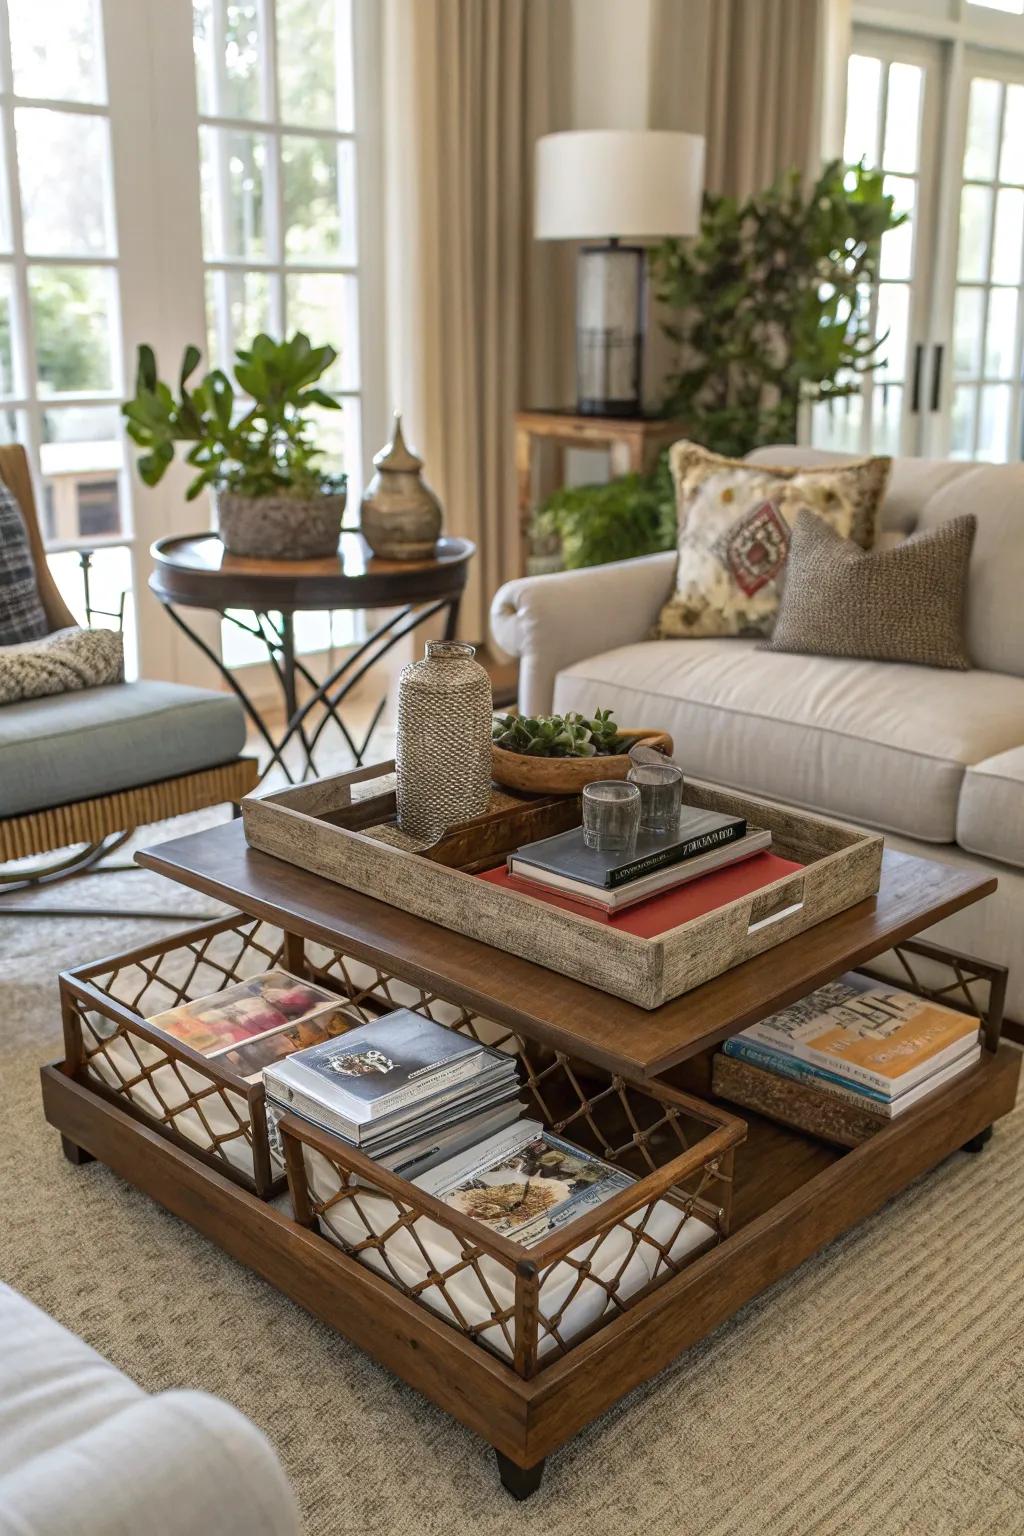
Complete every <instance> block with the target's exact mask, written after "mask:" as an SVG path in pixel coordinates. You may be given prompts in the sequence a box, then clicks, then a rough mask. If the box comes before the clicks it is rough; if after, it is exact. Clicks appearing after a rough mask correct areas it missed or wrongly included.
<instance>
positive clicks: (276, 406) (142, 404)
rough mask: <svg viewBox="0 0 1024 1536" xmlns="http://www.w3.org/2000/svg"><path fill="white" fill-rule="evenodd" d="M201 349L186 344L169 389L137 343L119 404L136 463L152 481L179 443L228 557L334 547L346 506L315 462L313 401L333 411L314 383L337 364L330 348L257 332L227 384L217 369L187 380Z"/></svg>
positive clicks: (333, 479)
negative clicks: (131, 388) (133, 372)
mask: <svg viewBox="0 0 1024 1536" xmlns="http://www.w3.org/2000/svg"><path fill="white" fill-rule="evenodd" d="M199 357H200V353H199V348H198V347H192V346H190V347H186V349H185V355H184V357H183V358H182V363H181V371H180V373H179V376H178V389H177V393H175V392H174V391H173V390H172V389H171V387H170V386H169V385H168V384H165V383H164V382H163V381H162V380H161V379H160V378H159V376H158V372H157V364H156V357H155V356H154V353H153V349H152V347H148V346H141V347H140V348H139V359H138V372H137V376H136V385H135V397H134V399H132V400H129V401H128V402H127V403H126V404H125V405H124V406H123V407H122V411H123V413H124V415H125V417H126V419H127V422H128V427H127V431H128V435H129V437H130V438H131V439H132V441H133V442H134V443H137V444H138V446H139V447H140V448H142V449H144V450H145V452H144V453H143V454H142V455H141V456H140V457H139V460H138V471H139V475H140V477H141V479H142V480H143V482H144V483H145V484H146V485H157V484H159V482H160V480H161V479H162V478H163V475H164V473H165V471H166V470H167V467H168V465H169V464H170V463H171V462H172V461H173V459H174V455H175V451H176V448H177V445H178V444H179V443H187V444H189V445H190V446H189V448H188V450H187V451H186V453H185V462H186V463H187V464H191V465H192V466H193V468H194V469H195V470H196V471H197V473H196V476H195V479H194V480H193V481H192V483H191V485H190V486H189V488H188V490H187V492H186V497H187V499H188V500H189V501H192V500H194V498H195V497H196V496H198V495H199V494H200V492H201V491H203V490H204V489H205V488H206V487H209V488H210V490H211V491H212V492H213V500H214V507H215V511H216V517H217V529H218V532H219V533H220V536H221V539H222V540H223V542H224V547H225V548H226V549H227V550H229V551H230V552H231V553H232V554H234V555H253V556H256V557H258V558H263V559H284V560H309V559H315V558H316V557H318V556H324V555H330V554H333V553H334V551H335V550H336V549H337V546H338V535H339V532H340V529H341V518H342V513H343V512H344V510H345V485H346V480H345V476H344V475H329V474H327V473H325V471H324V470H323V469H322V468H320V467H319V465H318V462H317V461H318V460H319V459H320V458H321V457H322V453H323V450H322V449H321V448H318V447H317V445H316V442H315V440H314V437H313V423H312V420H311V416H310V412H311V408H312V407H314V406H321V407H322V408H323V409H324V410H332V411H333V410H340V406H339V404H338V402H337V400H335V399H334V398H333V397H332V396H331V395H329V394H328V393H327V392H326V391H325V390H324V389H321V388H319V387H318V385H317V380H318V379H320V378H322V376H323V374H324V373H325V372H326V370H327V369H328V368H329V367H330V366H331V364H332V363H333V362H334V359H335V358H336V357H337V353H336V352H335V350H334V348H333V347H331V346H322V347H314V346H312V345H311V343H310V340H309V337H308V336H305V335H303V333H302V332H301V331H297V332H296V334H295V335H294V336H292V337H291V339H290V340H287V341H274V340H272V339H271V337H269V336H265V335H262V334H261V335H259V336H257V337H256V340H255V341H254V342H253V343H252V345H251V346H250V347H249V348H247V349H243V348H241V347H239V348H238V350H237V351H236V353H235V358H236V362H235V367H234V370H233V371H234V383H232V381H231V380H230V379H229V378H228V376H227V375H226V374H225V373H224V372H222V370H221V369H219V368H214V369H213V370H212V371H211V372H209V373H208V374H207V375H206V376H205V378H204V379H203V380H202V381H201V382H200V383H199V384H197V385H195V386H194V388H189V387H188V381H189V379H190V378H191V377H192V375H193V374H194V372H195V370H196V368H197V367H198V365H199Z"/></svg>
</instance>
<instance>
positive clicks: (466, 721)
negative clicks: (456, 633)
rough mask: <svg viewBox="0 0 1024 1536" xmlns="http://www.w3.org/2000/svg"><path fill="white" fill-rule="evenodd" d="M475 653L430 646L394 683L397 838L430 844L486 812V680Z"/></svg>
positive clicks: (447, 643)
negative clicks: (406, 835)
mask: <svg viewBox="0 0 1024 1536" xmlns="http://www.w3.org/2000/svg"><path fill="white" fill-rule="evenodd" d="M474 655H475V650H474V648H473V646H471V645H462V644H460V643H458V642H457V641H454V640H431V641H429V642H428V644H427V650H426V655H425V656H424V658H423V660H422V661H414V662H411V663H410V664H409V666H407V667H405V668H403V670H402V675H401V677H400V679H399V683H398V740H397V744H396V748H395V764H396V768H397V778H398V783H397V788H396V797H397V801H398V825H399V826H400V827H401V829H402V831H403V832H408V833H410V834H411V835H412V836H413V837H420V838H425V839H428V840H429V841H431V842H436V840H437V839H438V838H439V837H441V836H442V834H443V833H444V832H446V831H447V829H448V828H449V827H451V826H454V825H455V823H456V822H459V821H468V820H469V818H470V817H472V816H480V815H482V813H483V812H484V811H486V809H487V806H488V804H489V802H490V795H491V716H492V714H493V710H494V705H493V701H492V699H491V680H490V678H489V677H488V676H487V673H486V672H485V671H484V669H483V667H481V666H480V665H479V663H478V662H476V661H474V660H473V657H474Z"/></svg>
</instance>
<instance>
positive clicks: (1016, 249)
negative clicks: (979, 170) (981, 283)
mask: <svg viewBox="0 0 1024 1536" xmlns="http://www.w3.org/2000/svg"><path fill="white" fill-rule="evenodd" d="M1022 241H1024V192H1018V191H1017V190H1016V189H1015V188H1003V190H1002V191H1001V192H1000V193H999V195H998V197H997V198H996V227H995V235H994V236H993V240H992V281H993V282H994V283H1019V282H1020V280H1021V243H1022Z"/></svg>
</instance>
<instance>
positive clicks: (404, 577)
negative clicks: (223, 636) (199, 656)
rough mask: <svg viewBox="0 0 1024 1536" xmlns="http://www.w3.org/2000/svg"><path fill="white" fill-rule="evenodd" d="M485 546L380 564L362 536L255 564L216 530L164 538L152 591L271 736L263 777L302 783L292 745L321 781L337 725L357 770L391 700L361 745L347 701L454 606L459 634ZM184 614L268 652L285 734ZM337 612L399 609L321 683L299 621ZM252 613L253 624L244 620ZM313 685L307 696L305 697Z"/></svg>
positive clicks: (452, 544)
mask: <svg viewBox="0 0 1024 1536" xmlns="http://www.w3.org/2000/svg"><path fill="white" fill-rule="evenodd" d="M475 548H476V546H475V545H473V544H471V543H470V541H469V540H468V539H438V541H437V549H436V552H435V555H434V558H433V559H432V560H378V559H376V557H375V556H374V555H373V554H372V552H371V550H370V548H369V545H368V544H367V543H366V541H365V539H364V538H363V537H362V535H361V534H359V533H343V534H342V535H341V539H340V541H339V544H338V553H337V555H336V556H331V557H330V558H329V559H326V560H251V559H247V558H243V557H242V556H239V555H229V554H228V553H227V551H226V550H225V548H224V546H223V544H222V543H221V541H220V539H219V538H218V537H217V535H216V534H215V533H193V534H184V535H181V536H175V537H172V538H166V539H158V540H157V542H156V543H155V544H154V545H153V548H152V551H151V553H152V556H153V562H154V566H153V571H152V574H151V575H150V578H149V585H150V589H151V591H153V592H154V593H155V594H156V596H157V597H158V598H159V600H160V602H161V603H162V604H163V606H164V608H165V609H166V611H167V612H168V614H170V616H171V618H172V619H173V620H174V623H175V624H176V625H177V626H178V628H179V629H180V630H182V631H183V632H184V633H185V634H186V635H187V636H188V637H189V639H190V640H191V641H192V642H193V644H194V645H196V646H198V648H199V649H200V650H201V651H202V653H203V655H204V656H205V657H206V658H207V660H208V661H211V662H212V663H213V665H214V666H215V667H216V668H217V670H218V672H219V673H220V674H221V676H222V677H223V678H224V681H225V682H226V683H227V684H228V686H229V688H231V689H232V691H233V692H234V693H235V694H236V695H237V696H238V698H239V700H240V701H241V703H242V706H243V708H244V709H245V711H246V714H247V715H248V716H249V719H250V720H251V721H252V723H253V725H254V726H255V727H256V730H257V731H258V732H259V733H260V735H261V737H262V738H263V741H264V743H265V744H266V746H267V748H268V749H269V752H270V761H269V762H268V763H267V764H266V766H265V767H264V769H263V773H262V775H261V777H262V778H265V777H266V776H267V774H268V773H269V772H270V771H271V769H272V768H274V767H275V766H279V767H280V768H281V770H282V772H283V773H284V775H285V778H286V779H287V781H288V783H289V784H294V783H295V782H296V777H295V775H294V774H293V772H292V770H291V768H289V766H288V764H287V763H286V762H285V760H284V753H285V751H286V749H287V748H288V747H289V746H290V745H291V744H292V742H297V743H298V744H299V746H300V748H301V751H302V754H303V759H304V769H303V772H302V774H301V775H300V777H301V778H305V777H308V776H311V775H314V774H315V773H316V764H315V762H314V752H315V751H316V747H317V744H318V742H319V740H320V737H321V736H322V734H323V731H324V729H325V727H326V726H327V725H328V724H329V723H330V722H331V721H333V722H334V724H335V725H336V726H337V727H338V729H339V730H340V731H341V734H342V736H343V737H344V739H345V741H346V743H347V744H348V747H349V749H350V751H351V752H352V755H353V757H354V758H355V761H356V765H357V766H359V765H361V764H362V762H363V759H364V757H365V754H366V750H367V747H368V746H369V744H370V739H371V737H372V736H373V733H374V730H375V729H376V727H377V724H378V722H379V720H380V717H381V714H382V713H383V710H384V706H385V704H386V703H387V697H386V695H385V697H384V698H382V699H381V700H380V701H379V703H378V704H377V707H376V709H375V710H374V713H373V716H372V718H371V721H370V725H369V728H368V729H367V731H366V734H365V736H364V737H363V740H362V741H361V742H359V743H357V742H356V741H355V740H354V739H353V736H352V733H351V731H350V730H349V728H348V726H347V725H346V724H345V721H344V719H343V718H342V715H341V712H340V711H341V707H342V705H343V704H344V702H345V699H346V698H347V696H348V694H349V693H350V692H351V690H352V689H353V688H354V687H355V686H356V684H357V683H358V682H360V681H361V679H362V678H363V677H364V676H365V675H366V673H367V672H368V671H369V670H370V668H371V667H372V666H373V665H374V664H375V663H376V662H378V661H380V660H381V658H382V657H383V656H385V655H386V654H387V652H388V651H390V650H391V649H392V647H393V646H396V645H397V644H398V643H399V642H400V641H402V640H404V639H405V637H406V636H407V635H410V634H412V632H413V630H415V629H418V628H419V627H420V625H421V624H426V623H428V622H429V621H430V620H431V619H432V618H434V617H435V615H437V614H439V613H443V612H445V610H447V617H446V621H445V630H444V637H445V639H446V640H451V639H453V638H454V636H455V628H456V625H457V623H458V617H459V603H460V601H461V598H462V593H463V590H464V588H465V585H466V577H467V574H468V570H469V562H470V560H471V559H472V556H473V554H474V553H475ZM183 608H205V609H212V610H213V611H214V612H216V613H219V614H220V616H221V618H222V619H226V620H227V621H228V622H229V623H232V624H235V625H237V626H238V628H239V629H242V630H244V631H245V633H246V634H248V635H250V636H252V638H254V639H256V640H258V641H260V642H261V643H262V644H263V645H264V646H265V647H266V651H267V657H268V660H269V661H270V664H271V666H272V667H273V670H274V673H275V676H276V677H277V680H278V683H279V684H280V687H281V694H282V697H283V700H284V711H285V726H284V729H283V731H280V732H277V733H275V732H274V731H273V730H272V729H271V727H270V726H269V725H268V723H267V721H266V720H265V718H264V717H263V715H262V714H261V713H260V711H259V710H258V709H257V707H256V705H255V704H254V703H253V701H252V699H251V698H250V697H249V695H248V694H247V693H246V691H245V689H244V688H243V687H242V684H241V683H240V682H239V680H238V676H237V673H236V672H233V671H232V670H231V669H230V668H229V667H226V666H225V665H224V663H223V661H222V660H221V658H220V656H219V655H218V654H217V652H216V651H214V650H213V649H212V647H211V646H209V645H208V644H207V643H206V641H205V640H204V639H203V637H202V635H200V634H198V633H197V631H196V630H195V629H193V628H192V626H191V625H190V624H189V623H188V622H187V620H186V619H185V618H184V617H183V616H182V612H181V610H182V609H183ZM336 608H340V609H349V610H354V611H362V612H366V611H369V610H373V609H382V608H386V609H389V610H394V611H393V612H391V613H390V614H389V616H388V617H387V618H386V619H385V621H384V622H383V623H382V624H380V625H379V626H378V627H377V628H376V629H375V630H374V631H373V633H372V634H370V635H368V636H367V638H366V639H365V640H363V641H362V642H361V643H360V644H359V645H358V646H356V647H355V648H354V649H353V650H352V651H350V652H349V653H348V654H347V655H346V656H345V658H344V659H343V660H342V662H341V663H340V664H339V665H338V666H337V667H335V669H334V671H333V672H331V674H330V676H329V677H326V678H325V679H324V681H323V682H318V681H317V679H316V678H315V677H314V676H313V674H312V673H311V672H310V670H309V668H308V667H307V666H306V665H305V663H304V662H303V660H302V658H301V657H300V656H297V655H296V654H295V615H296V613H304V612H314V611H324V610H331V609H336ZM239 610H241V612H239ZM249 613H251V614H252V615H253V619H254V622H253V623H249V622H248V621H247V620H246V618H245V617H244V615H245V614H249ZM303 684H305V687H306V696H305V697H304V698H300V694H301V692H302V685H303Z"/></svg>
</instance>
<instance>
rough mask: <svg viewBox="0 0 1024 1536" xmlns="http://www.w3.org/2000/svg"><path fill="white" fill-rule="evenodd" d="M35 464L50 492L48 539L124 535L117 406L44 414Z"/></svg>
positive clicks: (122, 443) (79, 408)
mask: <svg viewBox="0 0 1024 1536" xmlns="http://www.w3.org/2000/svg"><path fill="white" fill-rule="evenodd" d="M39 463H40V468H41V470H42V473H43V478H44V479H45V480H46V481H47V483H48V485H49V486H50V488H51V490H50V495H49V496H48V505H49V507H50V508H51V510H52V514H53V515H52V519H51V527H50V529H49V530H48V534H47V536H48V537H49V538H50V539H57V540H70V539H90V538H104V537H108V538H109V536H110V535H111V534H118V533H123V532H124V522H123V516H122V507H121V482H120V472H121V470H122V469H123V468H124V442H123V439H122V437H121V426H120V415H119V411H118V407H117V406H116V405H109V406H108V405H104V406H98V407H97V406H92V407H89V406H70V407H68V408H67V409H66V410H50V411H44V412H43V441H42V444H41V445H40V450H39Z"/></svg>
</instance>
